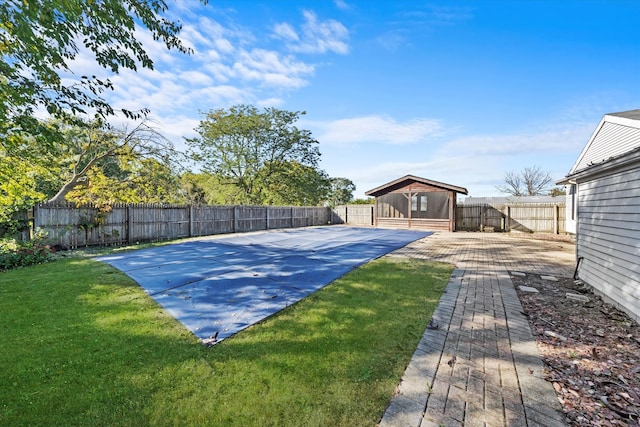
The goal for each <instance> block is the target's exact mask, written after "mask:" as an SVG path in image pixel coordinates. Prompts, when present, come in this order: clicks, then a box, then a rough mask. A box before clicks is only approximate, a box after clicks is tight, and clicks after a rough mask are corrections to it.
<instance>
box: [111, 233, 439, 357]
mask: <svg viewBox="0 0 640 427" xmlns="http://www.w3.org/2000/svg"><path fill="white" fill-rule="evenodd" d="M429 234H431V233H429V232H423V231H412V230H385V229H377V228H354V227H342V226H326V227H312V228H298V229H289V230H285V231H282V230H278V231H265V232H257V233H245V234H233V235H225V236H216V237H207V238H202V239H198V240H189V241H184V242H181V243H175V244H169V245H166V246H159V247H155V248H149V249H141V250H136V251H132V252H126V253H120V254H113V255H108V256H103V257H100V258H98V259H99V260H100V261H104V262H106V263H108V264H110V265H112V266H113V267H115V268H117V269H119V270H121V271H123V272H124V273H126V274H127V275H128V276H129V277H131V278H132V279H133V280H135V281H136V282H137V283H138V284H140V286H142V287H143V288H144V289H145V291H146V292H147V293H148V294H149V295H151V296H152V297H153V298H154V299H155V300H156V301H157V302H158V303H159V304H160V305H161V306H162V307H164V309H165V310H167V311H168V312H169V313H170V314H171V315H172V316H174V317H175V318H176V319H178V320H179V321H180V322H182V324H184V325H185V326H186V327H187V328H188V329H189V330H190V331H191V332H193V334H194V335H196V336H197V337H198V338H200V339H201V340H202V341H203V342H205V343H208V344H212V343H215V342H219V341H221V340H223V339H224V338H227V337H229V336H231V335H233V334H235V333H237V332H239V331H240V330H242V329H244V328H246V327H248V326H250V325H252V324H254V323H257V322H259V321H260V320H262V319H264V318H266V317H268V316H270V315H272V314H274V313H276V312H278V311H280V310H282V309H283V308H285V307H287V306H289V305H291V304H293V303H295V302H297V301H299V300H301V299H302V298H304V297H306V296H307V295H309V294H311V293H313V292H315V291H317V290H319V289H321V288H322V287H324V286H326V285H327V284H329V283H331V282H332V281H333V280H335V279H337V278H338V277H340V276H342V275H343V274H345V273H347V272H348V271H350V270H352V269H354V268H356V267H358V266H360V265H362V264H364V263H366V262H368V261H370V260H372V259H375V258H378V257H380V256H382V255H384V254H386V253H389V252H391V251H393V250H395V249H398V248H401V247H403V246H405V245H406V244H408V243H410V242H412V241H414V240H417V239H420V238H423V237H426V236H428V235H429Z"/></svg>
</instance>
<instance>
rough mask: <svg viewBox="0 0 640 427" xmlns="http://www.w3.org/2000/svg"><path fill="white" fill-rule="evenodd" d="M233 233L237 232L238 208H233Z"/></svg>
mask: <svg viewBox="0 0 640 427" xmlns="http://www.w3.org/2000/svg"><path fill="white" fill-rule="evenodd" d="M233 232H234V233H237V232H238V207H237V206H234V207H233Z"/></svg>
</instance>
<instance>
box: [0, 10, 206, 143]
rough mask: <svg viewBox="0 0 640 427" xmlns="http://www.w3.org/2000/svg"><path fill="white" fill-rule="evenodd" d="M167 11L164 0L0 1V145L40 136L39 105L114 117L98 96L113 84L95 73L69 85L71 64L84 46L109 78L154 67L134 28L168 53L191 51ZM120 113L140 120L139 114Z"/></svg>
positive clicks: (61, 111) (64, 111)
mask: <svg viewBox="0 0 640 427" xmlns="http://www.w3.org/2000/svg"><path fill="white" fill-rule="evenodd" d="M205 2H206V1H205ZM167 11H168V7H167V4H166V2H165V1H164V0H95V1H85V0H28V1H25V0H4V1H2V2H0V141H2V143H3V144H6V143H7V141H9V139H7V136H8V135H9V134H12V133H16V132H27V133H29V134H31V135H44V134H43V132H42V131H43V129H42V128H41V123H40V121H39V120H37V119H36V118H35V116H34V112H35V111H36V110H37V109H39V108H44V109H45V110H46V111H47V112H48V113H49V114H51V115H53V116H55V117H62V116H65V115H69V114H70V115H76V114H78V113H87V114H88V113H91V114H95V115H96V116H97V117H100V118H105V117H107V116H110V115H113V114H115V111H114V109H113V107H112V106H111V105H110V104H109V103H108V102H107V101H105V100H104V99H103V98H102V96H101V94H102V93H103V92H104V91H105V90H108V89H113V85H112V83H111V81H110V80H109V79H100V78H97V77H96V76H80V77H79V79H76V80H75V81H73V80H72V79H71V81H70V76H71V75H72V74H71V71H72V70H71V69H70V63H71V61H73V60H74V59H75V58H76V57H77V56H78V53H79V52H80V45H82V46H83V47H84V48H86V49H88V50H89V51H90V52H91V53H92V54H93V55H94V57H95V60H96V62H97V63H98V64H99V65H100V66H102V67H103V68H105V69H107V70H108V71H110V72H112V73H118V71H120V70H121V69H130V70H136V69H137V67H138V66H142V67H143V68H149V69H153V61H152V59H151V58H150V57H149V55H148V54H147V52H146V50H145V48H144V46H143V45H142V43H141V42H140V41H139V40H138V39H137V38H136V33H137V31H139V27H141V28H143V29H146V30H148V31H149V32H150V33H151V35H152V36H153V38H154V39H155V40H160V41H162V42H163V43H164V44H165V46H166V47H167V49H177V50H178V51H180V52H184V53H188V52H189V49H188V48H187V47H185V46H184V45H183V44H182V42H181V41H180V39H179V38H178V33H179V32H180V30H181V26H180V25H179V24H178V23H176V22H172V21H171V20H169V19H167V18H166V17H165V15H166V13H167ZM63 73H66V74H67V75H66V76H65V78H64V79H63V78H62V76H61V74H63ZM122 112H123V113H124V114H125V115H126V116H128V117H130V118H132V117H136V118H140V115H139V113H140V112H138V113H135V112H132V111H128V110H122ZM142 113H146V111H142ZM54 130H55V129H48V131H54Z"/></svg>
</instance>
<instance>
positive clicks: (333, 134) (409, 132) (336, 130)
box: [314, 115, 443, 145]
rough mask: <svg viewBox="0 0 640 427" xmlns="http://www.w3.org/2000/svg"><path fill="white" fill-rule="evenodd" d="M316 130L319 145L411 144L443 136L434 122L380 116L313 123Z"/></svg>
mask: <svg viewBox="0 0 640 427" xmlns="http://www.w3.org/2000/svg"><path fill="white" fill-rule="evenodd" d="M314 126H315V127H316V128H319V136H318V139H319V140H320V141H321V142H322V143H323V144H330V145H345V144H346V145H349V144H364V143H366V144H371V143H382V144H412V143H416V142H420V141H423V140H424V139H425V138H428V137H430V136H435V135H441V134H442V133H443V128H442V125H441V124H440V122H439V121H438V120H434V119H414V120H407V121H403V122H398V121H396V120H395V119H393V118H390V117H384V116H380V115H371V116H365V117H356V118H350V119H340V120H335V121H332V122H328V123H314Z"/></svg>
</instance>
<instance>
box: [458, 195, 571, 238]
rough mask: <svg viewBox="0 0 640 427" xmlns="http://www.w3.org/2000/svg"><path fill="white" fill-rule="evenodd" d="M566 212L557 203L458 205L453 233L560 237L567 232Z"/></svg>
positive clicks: (564, 206)
mask: <svg viewBox="0 0 640 427" xmlns="http://www.w3.org/2000/svg"><path fill="white" fill-rule="evenodd" d="M565 209H566V203H565V201H564V200H563V201H558V202H556V203H514V204H486V203H483V204H467V203H459V204H458V207H457V210H456V229H457V230H469V231H487V230H495V231H521V232H528V233H553V234H562V233H566V231H567V229H566V218H565V212H566V210H565Z"/></svg>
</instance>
